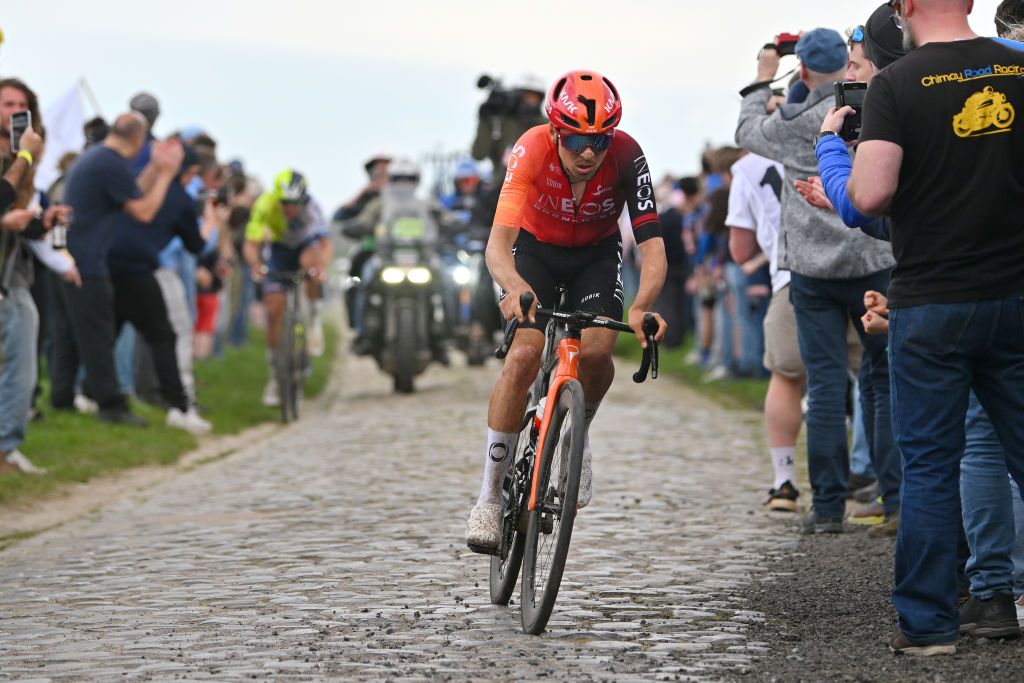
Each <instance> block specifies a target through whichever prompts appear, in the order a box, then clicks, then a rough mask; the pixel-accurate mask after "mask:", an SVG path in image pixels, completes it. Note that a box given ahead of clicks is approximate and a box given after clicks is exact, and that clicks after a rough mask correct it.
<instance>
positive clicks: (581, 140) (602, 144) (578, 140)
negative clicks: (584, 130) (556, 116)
mask: <svg viewBox="0 0 1024 683" xmlns="http://www.w3.org/2000/svg"><path fill="white" fill-rule="evenodd" d="M558 139H559V140H560V141H561V143H562V147H565V148H566V149H567V150H569V151H570V152H572V153H573V154H583V150H585V149H586V148H587V147H590V148H591V149H593V150H594V152H595V153H597V152H603V151H605V150H606V149H608V147H609V146H610V145H611V144H612V134H611V133H593V134H590V135H562V134H559V135H558Z"/></svg>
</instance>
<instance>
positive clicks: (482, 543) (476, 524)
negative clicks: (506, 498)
mask: <svg viewBox="0 0 1024 683" xmlns="http://www.w3.org/2000/svg"><path fill="white" fill-rule="evenodd" d="M466 545H468V546H469V549H470V550H472V551H473V552H474V553H483V554H484V555H494V554H495V553H497V552H498V549H499V546H500V545H501V506H500V505H493V504H488V503H485V504H483V505H477V506H476V507H474V508H473V510H472V511H471V512H470V513H469V521H468V522H467V523H466Z"/></svg>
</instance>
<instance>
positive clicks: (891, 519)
mask: <svg viewBox="0 0 1024 683" xmlns="http://www.w3.org/2000/svg"><path fill="white" fill-rule="evenodd" d="M899 532H900V513H899V510H897V511H896V512H890V513H888V514H886V515H885V517H884V518H883V519H882V523H881V524H876V525H875V526H873V527H871V528H870V529H869V530H868V536H870V537H871V538H896V534H898V533H899Z"/></svg>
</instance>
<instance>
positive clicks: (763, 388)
mask: <svg viewBox="0 0 1024 683" xmlns="http://www.w3.org/2000/svg"><path fill="white" fill-rule="evenodd" d="M692 350H693V340H692V339H688V340H687V342H686V343H685V344H683V345H682V346H681V347H679V348H676V349H666V348H660V349H658V361H659V363H658V369H659V373H660V374H664V375H672V376H674V377H678V378H679V379H681V380H682V381H683V383H684V384H687V385H688V386H690V387H691V388H692V389H694V390H695V391H697V392H698V393H700V394H703V395H705V396H707V397H709V398H711V399H713V400H714V401H715V402H717V403H718V404H720V405H721V406H723V407H725V408H739V409H748V410H757V411H761V410H763V409H764V395H765V392H767V391H768V380H766V379H725V380H719V381H716V382H705V381H704V376H705V374H706V372H705V370H704V369H703V368H701V367H700V366H699V365H688V364H687V363H686V356H687V354H689V353H690V351H692ZM642 353H643V351H642V349H641V348H640V346H639V344H637V343H636V338H635V337H633V336H632V335H628V334H620V335H619V338H618V340H617V341H616V344H615V355H617V356H619V357H621V358H626V359H629V360H631V361H634V362H635V363H636V365H637V367H639V366H640V357H641V355H642Z"/></svg>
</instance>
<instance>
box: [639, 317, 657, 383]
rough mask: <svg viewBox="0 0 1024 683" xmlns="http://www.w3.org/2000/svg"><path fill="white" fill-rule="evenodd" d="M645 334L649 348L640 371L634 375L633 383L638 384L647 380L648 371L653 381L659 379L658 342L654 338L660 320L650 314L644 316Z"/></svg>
mask: <svg viewBox="0 0 1024 683" xmlns="http://www.w3.org/2000/svg"><path fill="white" fill-rule="evenodd" d="M643 332H644V340H645V341H646V342H647V348H646V349H644V355H643V358H641V359H640V369H639V370H637V371H636V372H635V373H633V381H634V382H636V383H637V384H641V383H643V382H644V381H645V380H646V379H647V373H648V371H650V375H651V379H658V342H656V341H654V336H655V334H657V332H658V319H657V318H655V317H654V316H653V315H651V314H650V313H648V314H646V315H645V316H644V324H643Z"/></svg>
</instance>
